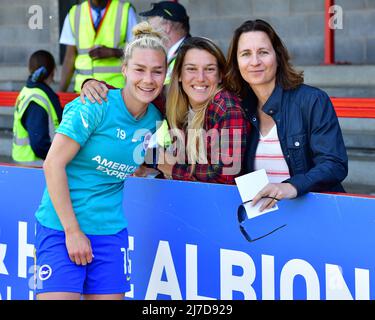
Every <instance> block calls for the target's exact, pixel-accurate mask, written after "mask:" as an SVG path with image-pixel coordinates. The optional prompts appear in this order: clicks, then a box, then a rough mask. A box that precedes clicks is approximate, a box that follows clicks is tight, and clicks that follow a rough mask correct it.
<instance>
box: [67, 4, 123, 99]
mask: <svg viewBox="0 0 375 320" xmlns="http://www.w3.org/2000/svg"><path fill="white" fill-rule="evenodd" d="M129 7H130V3H129V2H123V1H118V0H112V1H110V2H109V5H107V8H106V11H105V14H104V16H103V18H102V21H101V22H100V25H99V28H98V33H96V31H95V29H94V26H93V23H92V20H91V11H90V5H89V1H85V2H83V3H82V4H79V5H74V6H73V7H72V8H71V9H70V11H69V21H70V26H71V28H72V32H73V35H74V38H75V43H76V48H77V57H76V60H75V71H76V77H75V85H74V90H75V91H76V92H80V91H81V85H82V82H83V81H84V80H85V79H87V78H95V79H97V80H103V81H105V82H107V83H108V84H110V85H112V86H114V87H116V88H122V87H123V86H124V76H123V75H122V73H121V63H122V61H121V58H115V57H112V58H104V59H95V60H93V59H91V58H90V56H89V54H88V53H89V51H90V50H91V49H92V48H94V47H95V46H99V45H100V46H106V47H109V48H117V49H120V48H123V47H124V44H125V39H126V30H127V25H128V13H129Z"/></svg>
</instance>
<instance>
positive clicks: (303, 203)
mask: <svg viewBox="0 0 375 320" xmlns="http://www.w3.org/2000/svg"><path fill="white" fill-rule="evenodd" d="M44 185H45V182H44V176H43V172H42V170H40V169H25V168H17V167H6V166H0V197H1V201H0V202H1V205H0V298H1V299H32V298H33V292H32V287H33V243H34V222H35V220H34V212H35V210H36V208H37V207H38V205H39V202H40V199H41V196H42V192H43V189H44ZM240 203H241V199H240V195H239V193H238V190H237V188H236V186H227V185H218V184H205V183H194V182H181V181H170V180H159V179H143V178H129V179H128V180H127V181H126V182H125V188H124V210H125V214H126V216H127V217H128V220H129V235H130V250H129V258H130V262H131V273H132V291H131V292H130V293H128V294H127V298H129V299H142V300H143V299H189V300H191V299H272V300H273V299H374V298H375V288H374V285H373V283H374V266H375V256H374V255H373V253H372V252H373V249H372V248H374V246H375V219H374V216H375V199H374V198H362V197H354V196H341V195H328V194H317V193H309V194H307V195H305V196H303V197H301V198H299V199H294V200H283V201H280V202H279V210H277V211H273V212H270V213H267V214H265V215H262V216H258V217H256V218H253V219H251V220H247V221H245V222H244V223H243V225H244V228H245V229H246V231H247V232H248V234H249V235H250V237H251V238H252V239H255V238H261V239H259V240H257V241H253V242H249V241H247V240H246V239H245V238H244V236H243V234H242V233H241V232H240V228H239V222H238V219H237V208H238V205H239V204H240ZM281 226H283V227H281ZM279 227H281V228H279ZM272 230H276V231H275V232H273V233H271V234H269V235H268V236H265V237H262V236H263V235H265V234H268V233H270V231H272Z"/></svg>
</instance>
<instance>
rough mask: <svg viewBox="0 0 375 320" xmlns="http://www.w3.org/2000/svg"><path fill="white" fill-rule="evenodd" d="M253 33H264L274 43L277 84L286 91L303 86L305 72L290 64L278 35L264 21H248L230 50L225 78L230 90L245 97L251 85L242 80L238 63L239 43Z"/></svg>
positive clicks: (236, 36)
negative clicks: (242, 38)
mask: <svg viewBox="0 0 375 320" xmlns="http://www.w3.org/2000/svg"><path fill="white" fill-rule="evenodd" d="M251 31H262V32H264V33H266V34H267V35H268V37H269V39H270V41H271V43H272V46H273V49H274V50H275V53H276V59H277V71H276V83H277V84H279V85H280V86H281V87H282V88H284V89H292V88H296V87H297V86H298V85H300V84H302V83H303V81H304V79H303V71H302V72H299V71H296V70H295V69H294V67H293V66H292V64H291V63H290V55H289V53H288V50H287V48H286V47H285V45H284V44H283V42H282V41H281V39H280V37H279V36H278V35H277V33H276V31H275V30H274V29H273V28H272V26H271V25H270V24H269V23H267V22H266V21H264V20H261V19H257V20H248V21H245V22H244V23H243V24H241V26H239V27H238V28H237V29H236V30H235V31H234V34H233V38H232V41H231V43H230V46H229V49H228V56H227V69H226V72H225V76H224V81H225V83H226V85H227V86H228V89H229V90H231V91H233V92H235V93H236V94H238V95H240V96H241V97H244V96H245V95H246V90H248V87H249V85H248V84H247V82H246V81H245V80H244V79H243V78H242V76H241V73H240V70H239V67H238V61H237V50H238V41H239V39H240V36H241V35H242V34H243V33H246V32H251Z"/></svg>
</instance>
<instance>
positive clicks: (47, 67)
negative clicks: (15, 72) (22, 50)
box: [29, 50, 56, 82]
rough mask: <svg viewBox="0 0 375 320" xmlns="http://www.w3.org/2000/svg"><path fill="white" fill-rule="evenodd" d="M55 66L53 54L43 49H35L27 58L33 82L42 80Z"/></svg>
mask: <svg viewBox="0 0 375 320" xmlns="http://www.w3.org/2000/svg"><path fill="white" fill-rule="evenodd" d="M55 67H56V63H55V59H54V58H53V55H52V54H51V53H49V52H48V51H45V50H38V51H35V52H34V53H33V54H32V55H31V56H30V59H29V72H30V75H31V76H32V78H33V81H34V82H43V81H44V80H46V79H47V78H48V77H49V75H50V74H51V73H52V72H53V70H54V69H55Z"/></svg>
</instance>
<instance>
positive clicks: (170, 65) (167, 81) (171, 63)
mask: <svg viewBox="0 0 375 320" xmlns="http://www.w3.org/2000/svg"><path fill="white" fill-rule="evenodd" d="M176 58H177V57H176V56H175V57H174V58H172V60H171V61H169V63H168V69H167V75H166V76H165V80H164V85H169V84H170V83H171V77H172V71H173V68H174V65H175V63H176Z"/></svg>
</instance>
